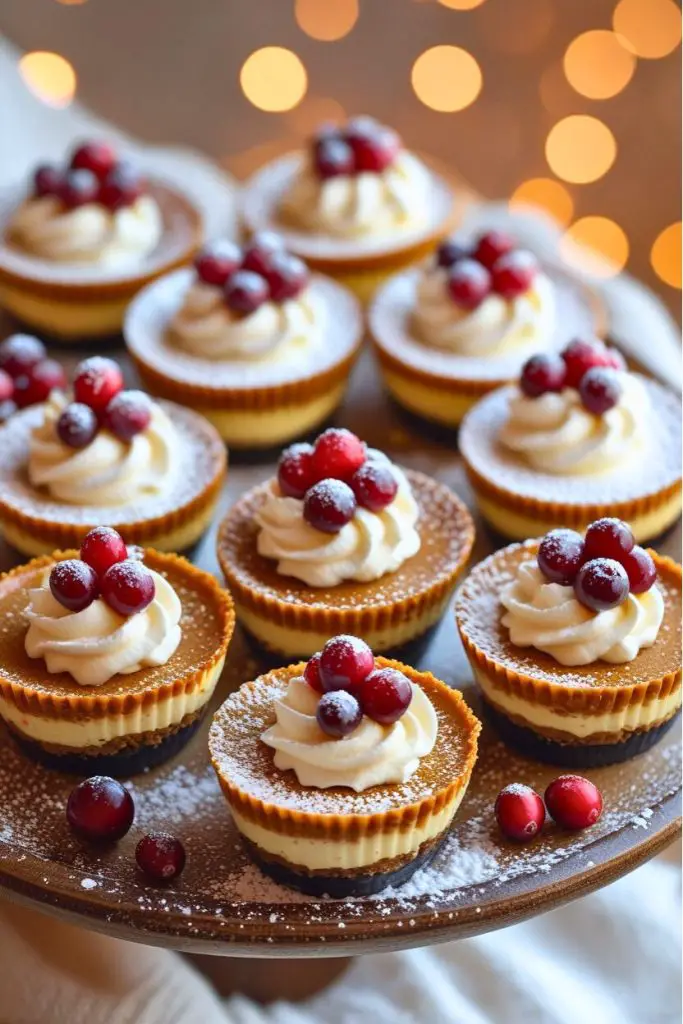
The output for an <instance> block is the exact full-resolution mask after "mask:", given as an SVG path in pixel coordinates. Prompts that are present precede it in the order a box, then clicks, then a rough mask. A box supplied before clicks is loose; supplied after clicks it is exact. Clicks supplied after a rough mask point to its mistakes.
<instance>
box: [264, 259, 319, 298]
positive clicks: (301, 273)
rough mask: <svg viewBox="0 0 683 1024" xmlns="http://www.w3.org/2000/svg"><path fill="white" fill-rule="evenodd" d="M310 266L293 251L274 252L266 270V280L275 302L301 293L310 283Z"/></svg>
mask: <svg viewBox="0 0 683 1024" xmlns="http://www.w3.org/2000/svg"><path fill="white" fill-rule="evenodd" d="M308 278H309V274H308V267H307V266H306V264H305V263H304V261H303V260H300V259H299V257H298V256H294V255H293V254H292V253H289V252H285V251H284V250H283V251H282V252H276V253H274V254H273V256H272V258H271V260H270V265H269V267H268V270H267V272H266V280H267V282H268V287H269V289H270V297H271V299H272V300H273V302H285V301H286V300H287V299H295V298H296V297H297V296H298V295H301V293H302V291H303V290H304V288H305V287H306V285H307V284H308Z"/></svg>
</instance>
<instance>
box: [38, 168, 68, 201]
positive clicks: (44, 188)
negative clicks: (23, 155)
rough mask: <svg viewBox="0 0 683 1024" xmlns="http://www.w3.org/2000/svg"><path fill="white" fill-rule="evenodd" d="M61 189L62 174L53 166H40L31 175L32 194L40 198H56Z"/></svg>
mask: <svg viewBox="0 0 683 1024" xmlns="http://www.w3.org/2000/svg"><path fill="white" fill-rule="evenodd" d="M61 187H62V172H61V171H60V170H59V168H58V167H55V166H54V164H41V166H40V167H37V168H36V170H35V173H34V175H33V194H34V196H37V197H38V198H40V196H56V195H57V194H58V193H59V190H60V188H61Z"/></svg>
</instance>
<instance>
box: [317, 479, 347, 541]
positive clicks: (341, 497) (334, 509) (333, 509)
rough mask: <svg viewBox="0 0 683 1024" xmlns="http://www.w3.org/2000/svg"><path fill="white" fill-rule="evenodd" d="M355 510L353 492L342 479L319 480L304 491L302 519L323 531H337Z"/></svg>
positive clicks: (344, 524)
mask: <svg viewBox="0 0 683 1024" xmlns="http://www.w3.org/2000/svg"><path fill="white" fill-rule="evenodd" d="M355 511H356V498H355V496H354V493H353V491H352V490H351V488H350V487H349V485H348V484H345V483H344V482H343V481H342V480H331V479H326V480H320V481H319V482H318V483H317V484H314V485H313V487H310V488H309V489H308V490H307V491H306V496H305V498H304V519H305V520H306V522H307V523H310V525H311V526H313V527H315V529H316V530H321V531H322V532H323V533H339V531H340V530H341V529H343V527H345V526H346V524H347V523H350V522H351V520H352V519H353V515H354V512H355Z"/></svg>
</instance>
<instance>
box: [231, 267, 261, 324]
mask: <svg viewBox="0 0 683 1024" xmlns="http://www.w3.org/2000/svg"><path fill="white" fill-rule="evenodd" d="M268 294H269V290H268V282H267V281H266V279H265V277H261V275H260V274H255V273H254V272H253V271H252V270H236V271H235V273H234V274H231V275H230V277H229V278H228V280H227V282H226V285H225V301H226V303H227V306H228V309H231V310H232V311H233V313H239V314H240V315H241V316H248V315H249V314H250V313H254V312H255V311H256V310H257V309H259V307H260V306H262V305H263V303H264V302H267V300H268Z"/></svg>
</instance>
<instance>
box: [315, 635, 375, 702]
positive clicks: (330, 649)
mask: <svg viewBox="0 0 683 1024" xmlns="http://www.w3.org/2000/svg"><path fill="white" fill-rule="evenodd" d="M374 667H375V658H374V655H373V653H372V651H371V650H370V648H369V647H368V645H367V644H366V643H365V641H364V640H360V639H359V638H358V637H357V636H349V635H347V634H344V633H342V634H341V635H340V636H334V637H332V639H331V640H328V641H327V643H326V644H325V646H324V647H323V649H322V651H321V653H320V679H321V681H322V686H323V690H324V691H325V692H326V693H328V692H329V691H330V690H350V691H351V692H352V693H358V691H359V690H360V688H361V686H362V685H363V683H364V681H365V680H366V679H367V677H368V676H369V675H370V673H371V672H372V670H373V669H374Z"/></svg>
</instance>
